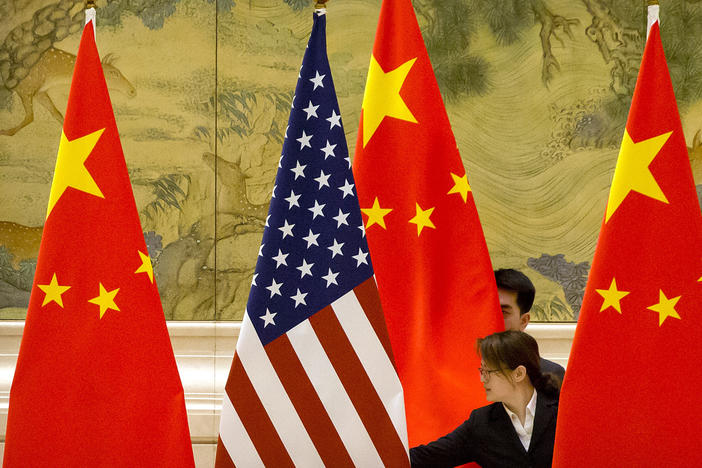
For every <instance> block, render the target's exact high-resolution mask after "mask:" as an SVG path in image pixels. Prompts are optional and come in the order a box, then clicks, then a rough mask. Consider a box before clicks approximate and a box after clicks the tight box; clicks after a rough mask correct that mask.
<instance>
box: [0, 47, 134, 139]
mask: <svg viewBox="0 0 702 468" xmlns="http://www.w3.org/2000/svg"><path fill="white" fill-rule="evenodd" d="M114 60H115V59H114V56H113V55H112V54H107V55H105V57H103V59H102V70H103V72H104V73H105V81H107V87H108V88H109V89H110V90H116V91H120V92H122V93H124V94H126V95H127V96H129V97H134V96H136V89H134V86H132V84H131V83H130V82H129V81H128V80H127V79H126V78H125V77H124V75H122V72H120V71H119V70H118V69H117V68H115V66H114V65H113V63H114ZM75 63H76V56H75V55H73V54H70V53H68V52H66V51H63V50H60V49H56V48H54V47H50V48H49V49H47V51H46V52H44V53H43V54H42V56H41V58H40V59H39V61H38V62H37V63H35V64H34V66H32V68H31V69H30V70H29V73H28V74H27V76H25V77H24V78H23V79H22V81H20V82H19V84H18V85H17V86H16V87H15V88H14V91H15V92H16V93H17V94H18V95H19V97H20V99H21V100H22V106H23V107H24V120H22V122H21V123H20V124H19V125H17V126H16V127H12V128H8V129H6V130H0V135H14V134H15V133H17V132H18V131H20V130H21V129H23V128H24V127H26V126H27V125H29V124H30V123H32V122H33V121H34V102H35V101H36V102H38V103H39V104H41V105H42V106H44V107H45V108H46V110H48V111H49V113H51V115H53V116H54V118H55V119H56V120H57V121H58V122H59V124H61V125H63V115H62V114H61V112H60V111H59V110H58V109H57V108H56V105H55V104H54V102H53V101H52V100H51V97H50V96H49V94H48V93H47V91H48V90H50V89H52V88H56V87H63V88H68V86H70V83H71V78H72V76H73V68H74V65H75Z"/></svg>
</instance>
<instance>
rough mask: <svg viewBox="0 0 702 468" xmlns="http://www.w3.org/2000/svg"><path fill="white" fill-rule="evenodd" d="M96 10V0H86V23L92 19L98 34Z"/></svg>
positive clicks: (94, 31) (94, 30) (95, 31)
mask: <svg viewBox="0 0 702 468" xmlns="http://www.w3.org/2000/svg"><path fill="white" fill-rule="evenodd" d="M96 16H97V15H96V11H95V0H85V24H88V23H89V22H90V21H92V22H93V33H95V34H96V35H97V30H96V29H95V18H96Z"/></svg>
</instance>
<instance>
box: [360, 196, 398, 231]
mask: <svg viewBox="0 0 702 468" xmlns="http://www.w3.org/2000/svg"><path fill="white" fill-rule="evenodd" d="M361 211H362V212H363V213H364V214H366V215H368V221H367V222H366V229H368V228H369V227H371V226H372V225H374V224H377V225H378V226H380V227H382V228H383V229H387V228H386V227H385V215H386V214H388V213H390V212H391V211H392V208H381V207H380V203H378V197H375V201H374V202H373V206H371V207H370V208H361Z"/></svg>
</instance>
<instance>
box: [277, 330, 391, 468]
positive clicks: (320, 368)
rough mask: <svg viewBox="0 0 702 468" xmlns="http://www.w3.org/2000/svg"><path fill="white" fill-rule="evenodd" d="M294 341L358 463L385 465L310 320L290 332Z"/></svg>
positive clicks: (346, 445) (304, 365) (320, 395)
mask: <svg viewBox="0 0 702 468" xmlns="http://www.w3.org/2000/svg"><path fill="white" fill-rule="evenodd" d="M288 338H290V343H291V344H292V346H293V348H294V349H295V353H296V354H297V356H298V358H300V362H301V363H302V366H303V367H304V368H305V372H306V373H307V376H308V377H309V379H310V381H311V382H312V385H313V386H314V388H315V390H316V391H317V395H319V399H320V400H321V401H322V404H323V405H324V408H325V409H326V410H327V413H328V414H329V418H330V419H331V421H332V423H333V424H334V427H336V431H337V432H338V433H339V437H340V438H341V441H342V442H343V443H344V446H345V447H346V450H347V451H348V452H349V455H350V456H351V460H353V463H354V465H356V466H363V467H366V466H369V467H370V466H383V462H382V460H381V458H380V455H378V451H377V450H376V448H375V445H373V441H372V440H371V438H370V435H368V431H367V430H366V428H365V426H364V425H363V421H361V418H360V416H359V415H358V413H357V412H356V408H355V407H354V406H353V403H352V402H351V399H350V398H349V396H348V394H347V393H346V390H345V389H344V386H343V384H342V383H341V380H339V376H338V375H337V374H336V371H335V370H334V367H333V366H332V363H331V362H330V361H329V357H328V356H327V354H326V352H325V351H324V348H323V347H322V344H321V343H320V342H319V338H317V335H316V334H315V332H314V329H313V328H312V325H310V322H309V320H305V321H304V322H302V323H300V324H299V325H297V326H295V328H293V329H292V330H290V331H289V332H288Z"/></svg>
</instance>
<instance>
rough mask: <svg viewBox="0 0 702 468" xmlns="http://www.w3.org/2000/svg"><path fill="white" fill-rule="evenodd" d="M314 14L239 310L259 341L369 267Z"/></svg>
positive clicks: (343, 289) (320, 22)
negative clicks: (259, 241)
mask: <svg viewBox="0 0 702 468" xmlns="http://www.w3.org/2000/svg"><path fill="white" fill-rule="evenodd" d="M325 29H326V16H325V15H324V11H323V10H321V11H318V12H316V13H315V16H314V25H313V28H312V34H311V35H310V40H309V43H308V45H307V50H306V51H305V57H304V59H303V61H302V67H301V69H300V74H299V79H298V81H297V87H296V88H295V96H294V97H293V103H292V110H291V112H290V119H289V121H288V127H287V129H286V131H285V141H284V143H283V154H282V155H281V158H280V164H279V168H278V174H277V176H276V180H275V186H274V188H273V198H272V199H271V206H270V209H269V215H268V219H267V221H266V227H265V230H264V232H263V241H262V245H261V248H260V250H259V257H258V262H257V263H256V272H255V274H254V278H253V283H252V286H251V292H250V294H249V301H248V304H247V308H246V309H247V310H246V312H247V314H249V318H250V320H251V323H253V325H254V328H255V329H256V332H257V333H258V336H259V338H260V339H261V342H262V343H263V344H264V345H266V344H268V343H270V342H271V341H273V340H274V339H276V338H278V337H279V336H280V335H282V334H284V333H287V332H288V331H289V330H290V329H291V328H293V327H294V326H296V325H297V324H299V323H300V322H302V321H304V320H306V319H308V318H309V317H310V316H312V315H313V314H315V313H316V312H318V311H319V310H321V309H322V308H324V307H326V306H328V305H329V304H331V303H332V302H333V301H335V300H336V299H338V298H339V297H341V296H343V295H344V294H346V293H347V292H348V291H350V290H351V289H353V288H354V287H355V286H357V285H358V284H360V283H362V282H363V281H365V280H366V279H368V278H369V277H371V276H372V275H373V267H372V265H371V261H370V256H369V255H368V243H367V242H366V238H365V230H364V227H363V220H362V217H361V211H360V208H359V205H358V198H357V196H356V186H355V183H354V179H353V174H352V172H351V160H350V159H349V154H348V148H347V146H346V137H345V135H344V128H343V127H342V125H341V117H340V116H339V105H338V102H337V100H336V92H335V90H334V83H333V81H332V76H331V70H330V68H329V60H328V59H327V50H326V32H325Z"/></svg>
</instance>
